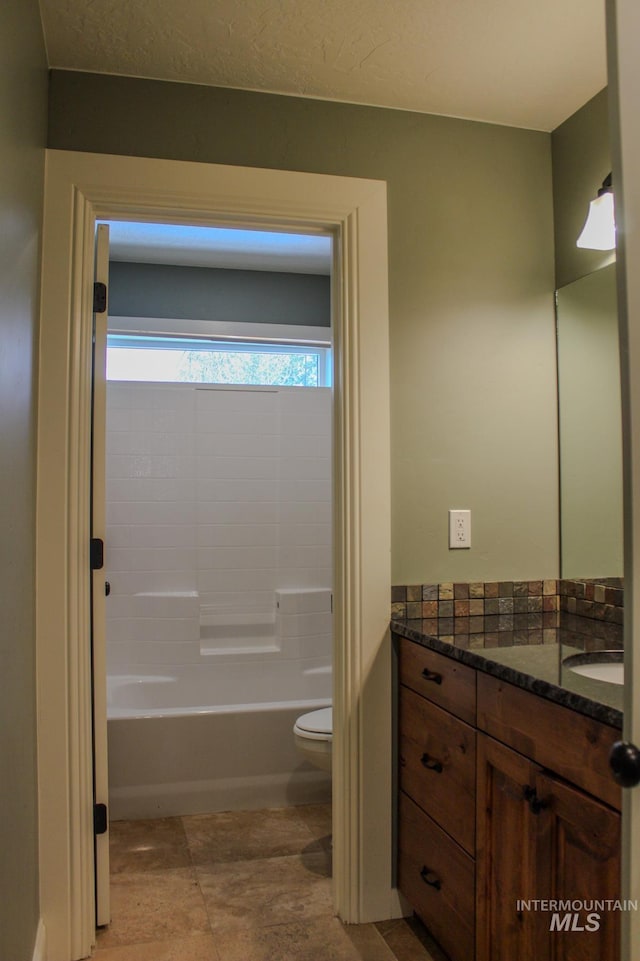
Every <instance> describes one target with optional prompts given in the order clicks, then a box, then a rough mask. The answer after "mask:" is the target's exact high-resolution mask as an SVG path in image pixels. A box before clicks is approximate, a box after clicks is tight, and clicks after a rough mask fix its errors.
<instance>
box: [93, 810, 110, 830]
mask: <svg viewBox="0 0 640 961" xmlns="http://www.w3.org/2000/svg"><path fill="white" fill-rule="evenodd" d="M108 824H109V819H108V817H107V805H106V804H94V805H93V833H94V834H106V833H107V827H108Z"/></svg>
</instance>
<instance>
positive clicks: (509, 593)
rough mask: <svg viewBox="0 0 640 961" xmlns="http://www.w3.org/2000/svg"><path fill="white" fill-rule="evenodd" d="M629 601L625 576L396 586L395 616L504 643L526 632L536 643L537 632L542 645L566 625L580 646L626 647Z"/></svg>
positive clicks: (444, 634)
mask: <svg viewBox="0 0 640 961" xmlns="http://www.w3.org/2000/svg"><path fill="white" fill-rule="evenodd" d="M623 600H624V595H623V586H622V580H621V579H620V578H605V579H601V580H555V579H552V580H544V579H543V580H536V581H491V582H482V581H477V582H471V583H459V584H457V583H453V582H447V583H442V584H417V585H408V586H396V587H392V588H391V614H392V617H400V618H411V619H413V618H417V619H420V620H422V630H423V631H425V632H426V633H433V634H436V635H437V636H438V637H440V638H441V639H443V640H446V639H453V638H454V637H456V638H459V637H460V636H462V635H469V636H470V638H472V636H474V635H479V634H483V635H485V639H487V636H489V635H492V636H494V640H495V643H496V644H499V645H501V644H504V643H518V640H519V637H518V635H519V634H520V633H521V632H526V634H527V637H528V643H531V638H532V632H535V633H536V634H537V635H538V643H545V642H548V643H554V642H556V641H557V639H558V635H557V629H558V628H561V629H562V631H563V639H564V640H566V641H567V642H573V643H575V644H576V645H577V646H580V647H584V648H587V647H590V646H592V645H593V644H594V643H595V644H597V645H598V646H603V643H604V644H606V645H607V646H610V647H621V646H622V641H623V638H622V629H623V628H622V624H623ZM565 632H566V634H565ZM489 639H490V638H489ZM523 640H524V636H523ZM470 643H471V644H472V641H470Z"/></svg>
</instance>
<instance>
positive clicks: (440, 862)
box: [398, 639, 477, 961]
mask: <svg viewBox="0 0 640 961" xmlns="http://www.w3.org/2000/svg"><path fill="white" fill-rule="evenodd" d="M399 658H400V660H399V680H400V685H399V693H398V729H399V752H398V753H399V766H398V767H399V770H398V780H399V788H400V792H399V824H398V886H399V888H400V890H401V891H402V892H403V893H404V895H405V896H406V897H407V899H408V900H409V902H410V904H411V906H412V907H413V908H414V910H415V912H416V914H418V915H419V917H420V918H422V920H423V921H424V923H425V924H426V925H427V927H428V928H429V930H430V931H431V932H432V934H433V935H434V937H435V938H436V940H437V941H438V942H439V943H440V944H441V945H442V947H443V948H444V950H445V951H446V952H447V953H448V955H449V957H450V958H451V961H470V959H473V957H474V951H475V947H474V940H475V933H474V927H475V925H474V915H475V908H474V903H475V861H474V853H475V809H476V790H475V780H476V736H477V735H476V731H475V727H472V726H471V724H469V723H468V721H471V722H472V723H473V722H474V720H475V713H476V687H475V672H474V671H473V669H472V668H469V667H467V666H466V665H464V664H458V663H457V662H456V661H452V660H451V659H450V658H446V657H443V656H442V655H440V654H437V653H435V652H434V651H430V650H428V649H427V648H423V647H421V646H420V645H417V644H414V643H413V642H411V641H407V640H406V639H401V641H400V649H399Z"/></svg>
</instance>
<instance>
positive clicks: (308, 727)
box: [293, 707, 333, 772]
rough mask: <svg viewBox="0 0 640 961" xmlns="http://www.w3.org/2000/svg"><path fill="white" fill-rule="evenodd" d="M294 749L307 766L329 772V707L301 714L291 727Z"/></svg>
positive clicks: (331, 717) (331, 723)
mask: <svg viewBox="0 0 640 961" xmlns="http://www.w3.org/2000/svg"><path fill="white" fill-rule="evenodd" d="M293 735H294V739H295V742H296V747H297V748H298V750H299V751H300V753H301V754H302V755H303V756H304V757H305V759H306V760H307V761H308V762H309V764H313V765H314V767H317V768H320V770H321V771H329V772H330V771H331V738H332V736H333V715H332V710H331V708H330V707H323V708H321V710H319V711H311V712H310V713H309V714H302V715H301V716H300V717H299V718H298V720H297V721H296V723H295V724H294V725H293Z"/></svg>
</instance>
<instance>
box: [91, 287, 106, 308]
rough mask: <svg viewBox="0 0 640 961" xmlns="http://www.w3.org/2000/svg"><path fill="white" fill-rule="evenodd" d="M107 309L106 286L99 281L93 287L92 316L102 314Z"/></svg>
mask: <svg viewBox="0 0 640 961" xmlns="http://www.w3.org/2000/svg"><path fill="white" fill-rule="evenodd" d="M106 309H107V285H106V284H103V283H101V282H100V281H99V280H96V282H95V283H94V285H93V312H94V314H104V312H105V310H106Z"/></svg>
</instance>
